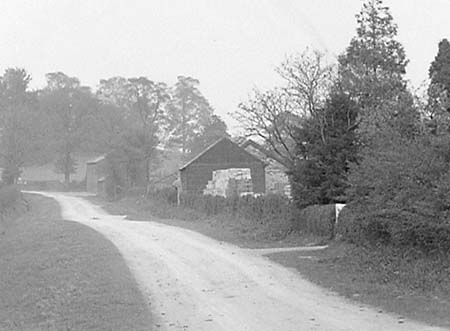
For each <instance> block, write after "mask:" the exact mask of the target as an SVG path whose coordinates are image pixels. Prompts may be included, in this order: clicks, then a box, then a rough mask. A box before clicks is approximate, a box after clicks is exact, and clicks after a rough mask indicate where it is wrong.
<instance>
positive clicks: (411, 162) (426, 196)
mask: <svg viewBox="0 0 450 331" xmlns="http://www.w3.org/2000/svg"><path fill="white" fill-rule="evenodd" d="M448 146H450V139H449V137H429V136H427V137H419V138H416V139H415V140H413V141H412V140H409V141H405V140H403V141H400V140H399V141H392V142H390V143H389V144H388V145H383V146H379V148H378V149H371V150H370V151H367V152H365V153H364V158H363V161H362V162H361V164H359V165H358V166H356V167H355V168H354V169H353V171H352V172H351V174H350V176H349V181H350V189H349V190H348V196H349V198H350V199H351V201H352V202H351V203H350V204H349V205H348V206H347V207H346V208H344V210H343V211H342V213H341V215H340V218H339V225H338V233H339V234H340V235H341V236H342V237H343V238H344V239H346V240H348V241H351V242H354V243H357V244H362V245H364V244H368V243H371V244H383V245H389V246H393V247H397V248H405V249H410V248H412V249H417V250H420V251H422V252H425V253H427V254H431V253H442V254H448V252H449V251H450V218H449V216H450V171H449V170H448V164H449V161H450V148H449V147H448Z"/></svg>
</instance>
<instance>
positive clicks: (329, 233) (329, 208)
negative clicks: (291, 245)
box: [295, 204, 336, 239]
mask: <svg viewBox="0 0 450 331" xmlns="http://www.w3.org/2000/svg"><path fill="white" fill-rule="evenodd" d="M335 223H336V211H335V205H334V204H330V205H313V206H309V207H306V208H304V209H302V210H299V211H298V212H297V220H296V223H295V226H296V229H298V230H304V231H307V232H309V233H312V234H315V235H318V236H323V237H329V238H330V239H332V238H334V233H335Z"/></svg>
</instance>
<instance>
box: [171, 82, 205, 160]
mask: <svg viewBox="0 0 450 331" xmlns="http://www.w3.org/2000/svg"><path fill="white" fill-rule="evenodd" d="M199 84H200V82H199V80H197V79H195V78H192V77H185V76H178V81H177V83H176V84H175V87H174V88H173V90H172V93H171V95H172V98H171V102H170V104H169V107H168V110H167V123H168V127H167V130H168V131H169V141H168V142H169V143H170V144H175V145H178V146H180V147H181V151H182V152H183V154H186V153H187V152H188V151H189V146H190V145H191V146H192V140H193V139H195V138H196V137H197V136H199V135H201V132H202V130H204V129H205V127H206V126H207V125H208V124H210V123H211V116H212V114H213V110H212V108H211V106H210V105H209V102H208V101H207V100H206V98H205V97H204V96H203V94H202V93H201V92H200V90H199V89H198V85H199ZM191 152H192V150H191Z"/></svg>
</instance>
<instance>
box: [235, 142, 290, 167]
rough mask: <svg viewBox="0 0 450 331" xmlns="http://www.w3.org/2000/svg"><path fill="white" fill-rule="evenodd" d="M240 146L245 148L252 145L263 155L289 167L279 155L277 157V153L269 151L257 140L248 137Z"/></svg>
mask: <svg viewBox="0 0 450 331" xmlns="http://www.w3.org/2000/svg"><path fill="white" fill-rule="evenodd" d="M240 146H241V147H242V148H247V147H248V146H252V147H253V148H255V149H257V150H258V151H260V152H261V153H263V154H264V155H265V156H267V157H268V158H269V159H272V160H275V161H277V162H278V163H280V164H281V165H283V166H285V167H286V168H289V166H288V164H287V163H286V162H285V161H284V160H283V159H282V158H281V157H279V156H278V155H275V153H273V152H271V151H269V150H268V149H266V148H264V147H263V146H261V145H260V144H258V143H257V142H254V141H253V140H251V139H248V140H247V141H245V142H244V143H242V144H241V145H240Z"/></svg>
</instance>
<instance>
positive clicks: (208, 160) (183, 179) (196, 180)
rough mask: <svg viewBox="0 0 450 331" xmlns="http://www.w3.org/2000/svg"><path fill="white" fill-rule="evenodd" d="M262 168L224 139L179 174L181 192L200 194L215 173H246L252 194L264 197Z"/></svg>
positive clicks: (261, 164) (264, 184) (257, 162)
mask: <svg viewBox="0 0 450 331" xmlns="http://www.w3.org/2000/svg"><path fill="white" fill-rule="evenodd" d="M265 166H266V164H265V163H264V161H262V160H260V159H259V158H257V157H256V156H254V155H252V154H250V153H249V152H247V151H246V150H245V149H244V148H242V147H240V146H239V145H238V144H236V143H234V142H233V141H231V140H230V139H228V138H222V139H220V140H218V141H216V142H215V143H214V144H212V145H211V146H209V147H208V148H207V149H205V150H204V151H203V152H201V153H200V154H199V155H197V156H196V157H195V158H193V159H192V160H190V161H189V162H188V163H186V164H185V165H184V166H183V167H181V168H180V170H179V178H180V187H179V190H180V191H181V192H188V193H199V194H201V193H203V191H204V189H205V188H206V185H207V184H208V181H210V180H212V174H213V172H214V171H216V170H222V169H232V168H241V169H243V168H247V169H250V174H251V180H252V184H253V185H252V186H253V193H265V188H266V183H265V180H266V179H265V171H264V168H265Z"/></svg>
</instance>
